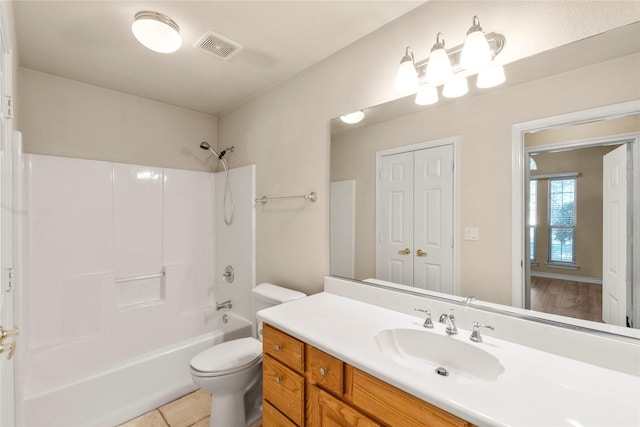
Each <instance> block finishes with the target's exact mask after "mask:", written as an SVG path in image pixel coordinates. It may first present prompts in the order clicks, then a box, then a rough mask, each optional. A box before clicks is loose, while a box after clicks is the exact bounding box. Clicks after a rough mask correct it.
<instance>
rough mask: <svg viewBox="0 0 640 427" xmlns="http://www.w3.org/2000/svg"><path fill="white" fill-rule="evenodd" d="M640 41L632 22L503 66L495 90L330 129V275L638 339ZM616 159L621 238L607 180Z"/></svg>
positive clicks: (402, 107)
mask: <svg viewBox="0 0 640 427" xmlns="http://www.w3.org/2000/svg"><path fill="white" fill-rule="evenodd" d="M638 40H640V23H635V24H632V25H628V26H625V27H621V28H619V29H616V30H612V31H609V32H606V33H603V34H600V35H597V36H594V37H590V38H588V39H585V40H581V41H579V42H575V43H572V44H569V45H566V46H562V47H559V48H556V49H553V50H550V51H548V52H544V53H541V54H538V55H535V56H533V57H530V58H525V59H522V60H520V61H517V62H514V63H512V64H508V65H506V66H505V73H506V75H507V82H505V83H504V84H503V85H501V86H499V87H496V88H493V89H488V90H483V91H480V90H475V91H474V90H471V91H470V93H469V94H467V95H466V96H464V97H461V98H456V99H442V98H441V99H440V101H439V102H438V103H437V104H435V105H431V106H417V105H415V103H414V100H413V97H411V96H410V97H407V98H402V99H398V100H395V101H392V102H389V103H387V104H384V105H379V106H375V107H371V108H367V109H365V110H363V111H364V113H365V119H364V120H363V121H362V122H360V123H358V124H356V125H347V124H345V123H343V122H342V121H341V120H340V119H339V118H336V119H334V120H332V122H331V136H332V139H331V176H330V181H331V239H332V240H331V274H332V275H335V276H340V277H346V278H350V279H355V280H360V281H368V282H371V283H376V284H377V285H379V284H380V283H385V282H392V283H394V284H399V285H401V286H399V287H400V288H402V286H405V287H406V288H405V289H407V290H410V291H412V292H424V293H432V294H433V293H434V292H435V293H438V294H439V295H442V294H447V295H451V296H455V297H457V298H456V300H461V298H460V297H468V296H474V297H475V298H476V299H477V300H478V301H479V302H478V303H477V304H478V305H479V306H483V303H482V302H487V303H488V304H484V305H485V306H487V307H492V309H495V308H496V307H500V306H503V307H504V309H505V311H510V312H516V313H526V314H527V315H531V316H532V318H534V319H536V318H544V319H547V320H548V319H551V321H554V322H559V323H566V324H568V325H571V326H572V327H576V326H578V327H584V328H587V329H593V330H601V331H608V332H613V333H617V334H621V335H626V336H631V337H634V338H639V337H640V333H638V332H640V331H638V330H634V329H632V328H629V327H628V326H634V325H635V328H639V327H640V302H639V301H640V289H639V288H640V285H639V282H640V280H639V276H640V266H638V261H637V259H636V258H640V257H638V256H637V252H636V255H635V257H634V256H633V254H632V253H631V251H632V244H633V243H634V240H635V244H636V247H640V245H639V244H638V242H637V241H638V239H639V237H638V236H639V235H640V233H638V229H640V221H639V220H638V219H637V218H638V206H639V203H640V200H638V199H640V197H639V196H638V195H637V194H638V188H637V187H638V184H636V183H637V182H639V181H638V176H640V175H639V173H638V169H640V165H638V163H640V160H638V159H639V157H640V155H639V154H638V151H639V147H638V146H639V145H640V143H639V142H638V138H640V108H639V107H638V105H639V102H640V81H639V79H638V75H639V73H640V42H638ZM470 83H473V82H470ZM470 86H472V84H470ZM607 106H609V108H607ZM616 106H617V107H616ZM620 106H622V107H620ZM582 113H584V114H582ZM585 122H588V123H585ZM621 152H624V153H625V154H624V155H625V156H626V158H627V160H626V162H627V164H628V165H629V166H630V169H629V170H628V171H627V172H626V178H627V179H628V183H627V184H628V185H627V187H626V188H627V189H626V190H625V200H624V206H625V209H623V210H622V212H624V213H626V215H625V216H624V217H619V218H617V219H618V220H619V221H620V220H624V222H625V224H626V228H625V229H618V230H615V232H616V233H623V234H624V237H621V238H619V239H618V240H616V236H617V235H614V236H613V237H609V238H607V236H608V235H607V234H606V233H607V229H609V228H611V227H610V225H611V223H613V222H615V221H614V220H615V218H614V219H611V218H610V216H608V214H607V213H606V212H607V211H606V209H605V208H604V207H605V206H606V203H607V201H606V200H608V199H607V197H610V196H608V195H606V194H604V195H603V186H604V183H605V180H606V178H607V177H610V176H612V172H611V169H610V168H611V166H607V161H608V160H606V159H610V158H611V157H612V156H613V154H611V153H621ZM609 163H611V161H610V160H609ZM607 168H609V169H607ZM445 169H446V170H447V172H446V173H444V172H443V171H445ZM436 175H437V177H438V180H436V181H437V183H436V184H433V182H432V181H433V180H432V181H429V182H428V183H426V184H425V182H426V181H428V179H430V178H429V177H432V176H436ZM441 175H442V176H441ZM425 177H426V178H425ZM427 178H428V179H427ZM434 185H435V186H434ZM634 185H635V186H634ZM434 188H435V190H434ZM596 190H597V191H596ZM434 201H436V202H437V203H435V205H443V204H445V205H446V207H447V208H446V209H444V210H443V208H442V206H438V209H437V210H436V211H437V212H436V214H434V212H433V209H431V210H430V209H429V206H433V205H434ZM425 206H427V207H425ZM603 212H605V214H604V215H603ZM592 214H593V215H592ZM434 215H435V216H434ZM634 218H635V222H636V227H635V228H634ZM443 230H444V231H443ZM609 231H610V232H611V230H609ZM407 236H409V237H407ZM620 239H622V243H623V244H622V246H620V245H618V246H617V247H616V248H617V249H615V251H618V252H614V253H612V252H611V250H612V249H611V248H612V247H613V246H614V245H613V244H612V241H614V240H615V241H617V242H620ZM390 254H392V255H390ZM607 259H609V260H611V259H615V260H624V261H625V262H624V263H623V264H619V263H618V264H616V265H613V266H612V265H610V264H606V263H605V261H607ZM406 260H409V261H406ZM634 267H635V268H634ZM620 268H622V269H623V270H624V271H623V272H620V274H619V276H620V275H622V276H623V277H622V279H624V283H623V284H620V283H618V284H617V285H614V288H615V287H617V288H616V289H614V290H613V291H612V290H611V287H610V286H608V285H607V286H605V285H603V278H604V277H605V276H606V274H607V271H609V270H616V269H620ZM636 270H637V271H636ZM634 273H635V274H634ZM608 280H609V279H606V280H605V282H608ZM619 281H620V280H618V282H619ZM396 287H398V286H396ZM558 293H561V294H563V295H562V296H561V297H557V294H558ZM552 294H554V296H553V297H552ZM634 302H635V304H634ZM634 305H636V307H637V308H636V310H634V309H633V307H634ZM507 307H516V309H515V310H514V309H509V308H507ZM518 308H524V309H528V310H519V309H518ZM539 313H546V314H545V315H540V314H539ZM603 319H604V320H603ZM605 321H606V323H605Z"/></svg>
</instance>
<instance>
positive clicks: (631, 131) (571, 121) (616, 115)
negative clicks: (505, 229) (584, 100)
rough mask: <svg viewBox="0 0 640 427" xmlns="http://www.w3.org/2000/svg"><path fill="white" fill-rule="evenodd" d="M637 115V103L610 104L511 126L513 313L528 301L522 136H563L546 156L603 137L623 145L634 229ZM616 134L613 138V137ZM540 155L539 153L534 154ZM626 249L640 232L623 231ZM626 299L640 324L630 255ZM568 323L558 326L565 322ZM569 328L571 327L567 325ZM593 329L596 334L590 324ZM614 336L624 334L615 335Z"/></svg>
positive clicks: (639, 206) (638, 266)
mask: <svg viewBox="0 0 640 427" xmlns="http://www.w3.org/2000/svg"><path fill="white" fill-rule="evenodd" d="M639 114H640V101H630V102H626V103H622V104H615V105H610V106H606V107H600V108H594V109H592V110H585V111H578V112H575V113H570V114H565V115H560V116H554V117H548V118H545V119H540V120H534V121H531V122H526V123H520V124H516V125H514V126H513V128H512V134H513V145H512V152H513V157H512V158H513V181H512V190H513V192H512V193H513V199H512V201H513V204H512V212H513V216H512V231H513V232H512V247H513V248H514V250H513V257H512V283H513V287H512V305H513V306H515V307H521V308H524V307H530V303H531V301H530V300H528V298H529V292H528V291H529V290H528V289H527V287H526V284H529V283H530V282H529V278H530V276H529V275H530V268H531V266H530V263H529V247H528V245H529V243H530V240H529V236H528V232H527V229H528V226H529V224H528V223H527V217H526V212H525V211H526V208H527V207H528V200H525V199H526V194H527V191H528V189H527V186H528V183H529V164H528V163H527V162H526V160H528V151H531V150H528V148H530V147H525V138H526V136H527V135H534V134H536V133H538V132H541V131H544V130H549V129H556V130H558V131H560V132H565V135H564V139H558V140H556V141H554V142H551V143H547V145H545V146H544V149H546V150H554V149H560V147H562V148H561V149H565V150H566V149H568V148H570V147H568V145H569V143H567V142H565V143H563V142H562V141H574V144H573V145H574V147H573V148H576V147H577V146H584V147H586V146H589V145H592V146H593V145H602V144H603V143H604V142H603V141H604V136H606V135H614V137H608V138H606V140H608V141H609V142H618V143H619V144H621V143H624V142H627V143H628V146H629V147H631V149H630V162H631V163H632V166H633V167H632V176H631V179H630V182H631V183H632V185H631V186H630V187H629V190H628V191H629V194H630V195H631V199H632V200H633V201H632V205H631V206H630V207H629V210H628V214H629V221H630V223H631V224H640V196H639V194H640V189H639V187H640V186H639V185H637V184H636V185H633V183H637V182H640V171H639V165H640V152H639V146H640V142H639V141H640V129H638V117H639ZM625 119H628V120H629V121H630V122H631V123H632V127H631V128H627V129H623V130H620V129H615V130H612V129H611V128H610V127H609V128H608V129H607V125H611V124H615V122H616V121H618V120H625ZM578 125H584V126H587V127H589V126H596V127H598V126H602V128H603V129H607V130H608V132H605V133H599V134H595V136H594V135H589V136H585V135H581V136H578V135H576V134H575V133H574V132H573V130H574V129H575V126H578ZM616 132H619V133H616ZM539 149H540V150H542V149H541V148H539ZM628 242H629V243H630V248H631V249H632V248H633V247H636V248H637V247H640V227H638V226H636V227H634V228H630V229H629V238H628ZM627 257H628V261H629V262H628V263H627V267H626V269H627V278H628V279H629V280H628V283H627V295H628V301H630V304H629V305H630V308H631V309H632V312H631V313H629V324H630V325H634V324H635V325H636V327H638V326H637V325H639V324H640V310H638V309H635V310H633V307H640V274H637V273H635V272H640V257H637V256H635V257H634V256H633V255H632V254H631V253H630V251H629V252H628V254H627ZM567 321H568V320H563V322H567ZM570 323H573V322H570ZM575 324H576V325H582V326H583V327H584V326H585V324H584V323H575ZM593 328H594V329H598V330H601V329H602V328H599V327H598V326H596V325H595V324H594V325H593ZM620 333H622V334H623V333H624V331H623V330H620Z"/></svg>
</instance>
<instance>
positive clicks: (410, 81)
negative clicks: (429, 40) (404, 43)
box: [395, 47, 418, 92]
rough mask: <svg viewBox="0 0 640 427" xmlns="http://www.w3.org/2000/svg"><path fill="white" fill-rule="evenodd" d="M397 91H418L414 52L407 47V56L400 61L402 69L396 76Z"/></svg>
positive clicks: (399, 69)
mask: <svg viewBox="0 0 640 427" xmlns="http://www.w3.org/2000/svg"><path fill="white" fill-rule="evenodd" d="M395 88H396V90H397V91H398V92H415V91H416V90H418V72H417V71H416V66H415V62H414V60H413V52H412V51H411V48H410V47H407V49H406V51H405V55H404V56H403V57H402V60H401V61H400V68H398V73H397V74H396V86H395Z"/></svg>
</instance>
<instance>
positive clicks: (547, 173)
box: [525, 130, 632, 326]
mask: <svg viewBox="0 0 640 427" xmlns="http://www.w3.org/2000/svg"><path fill="white" fill-rule="evenodd" d="M554 133H557V131H555V130H552V131H547V132H543V133H542V134H536V135H535V138H532V139H533V141H534V142H536V141H537V142H540V140H541V139H542V138H549V137H551V136H552V135H554ZM528 139H529V138H527V137H526V138H525V144H527V141H528ZM630 144H631V140H629V141H624V140H622V141H621V140H619V138H618V139H616V138H615V137H604V138H602V139H598V140H593V141H590V142H589V143H588V144H581V143H579V142H576V141H570V142H566V143H562V144H556V145H555V147H554V148H553V149H548V148H546V147H544V146H543V147H539V146H535V145H534V146H533V147H531V148H529V147H528V148H527V153H528V154H529V165H530V167H529V185H528V186H527V188H526V190H527V195H526V200H527V201H528V202H527V209H526V215H527V219H526V221H527V226H528V233H526V234H527V238H528V244H527V248H528V251H527V253H528V266H529V275H528V282H527V283H525V289H526V292H527V295H526V301H527V302H528V305H527V306H526V308H530V309H532V310H534V311H538V312H545V313H550V314H557V315H561V316H567V317H573V318H576V319H582V320H590V321H596V322H603V319H604V320H605V321H606V323H610V324H618V325H621V326H625V325H626V322H625V321H624V320H623V321H621V320H619V319H618V320H613V318H612V317H613V316H609V315H608V313H609V312H610V311H611V312H614V311H617V309H618V308H619V307H620V306H621V305H625V306H626V300H627V298H626V294H625V292H624V289H626V282H627V281H628V278H627V277H626V276H623V275H621V274H614V275H612V274H611V272H612V271H614V272H615V271H617V270H619V268H618V267H622V269H623V270H625V274H626V268H624V265H625V262H624V261H625V260H626V258H627V255H626V253H627V250H626V245H625V243H626V236H627V228H628V226H630V225H631V224H627V221H626V212H627V211H629V210H630V206H632V203H630V202H632V201H631V200H627V199H628V197H627V193H626V186H624V190H623V193H624V194H622V195H620V194H618V195H617V197H616V198H615V200H613V202H614V203H616V204H617V206H621V205H624V209H616V210H611V209H609V210H608V209H607V208H606V206H608V205H611V203H608V204H607V203H606V202H605V201H607V200H610V199H611V198H612V192H611V191H610V188H611V186H610V185H607V184H608V183H610V181H611V178H612V177H614V178H615V182H616V183H619V184H623V183H625V182H627V181H629V179H628V178H627V174H628V172H630V171H629V170H627V169H626V167H623V168H620V169H619V170H618V172H619V173H620V174H623V175H622V176H619V175H615V176H614V174H613V169H612V168H611V166H610V164H611V160H609V159H614V160H613V161H614V162H617V160H616V159H618V158H619V157H620V156H622V157H623V158H624V159H625V160H622V163H624V165H625V166H626V163H627V162H626V158H627V150H629V149H630ZM620 153H621V154H620ZM612 156H613V157H612ZM616 166H619V165H618V164H617V163H616ZM603 183H604V184H603ZM618 193H619V191H618ZM613 194H616V193H613ZM611 212H614V214H615V215H616V216H617V217H616V218H607V216H608V215H610V214H611ZM621 216H622V217H624V218H622V217H621ZM621 218H622V219H623V220H622V221H618V220H619V219H621ZM615 223H618V224H619V226H620V227H618V228H617V229H615V230H613V229H612V228H611V226H610V225H611V224H615ZM614 232H617V233H618V234H613V233H614ZM613 242H621V243H622V247H617V248H614V249H613V250H614V251H616V253H615V254H614V255H615V256H613V257H612V256H611V255H612V254H611V253H610V251H611V249H612V246H615V245H614V244H612V243H613ZM612 260H613V261H614V262H616V265H615V266H614V267H615V268H611V267H612V266H611V265H610V262H611V261H612ZM607 263H609V264H607ZM605 278H606V279H605ZM616 285H617V286H616ZM620 288H622V289H623V291H622V293H623V294H625V295H619V294H620V291H619V289H620ZM611 289H616V290H617V294H616V295H615V298H611ZM603 297H604V299H603ZM603 301H604V302H605V306H603ZM614 301H618V302H619V304H618V305H616V304H615V303H614ZM622 311H624V310H622ZM603 313H604V315H605V317H604V318H603ZM620 316H622V313H620ZM620 316H618V318H619V317H620ZM623 319H624V317H623Z"/></svg>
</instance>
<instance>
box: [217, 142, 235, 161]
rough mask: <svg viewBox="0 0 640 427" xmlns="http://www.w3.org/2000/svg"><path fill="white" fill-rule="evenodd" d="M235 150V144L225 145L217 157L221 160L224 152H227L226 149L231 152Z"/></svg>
mask: <svg viewBox="0 0 640 427" xmlns="http://www.w3.org/2000/svg"><path fill="white" fill-rule="evenodd" d="M235 150H236V147H235V146H233V145H232V146H231V147H227V148H225V149H224V150H222V151H221V152H220V157H219V159H220V160H222V158H223V157H224V155H225V154H227V151H228V152H230V153H233V152H234V151H235Z"/></svg>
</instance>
